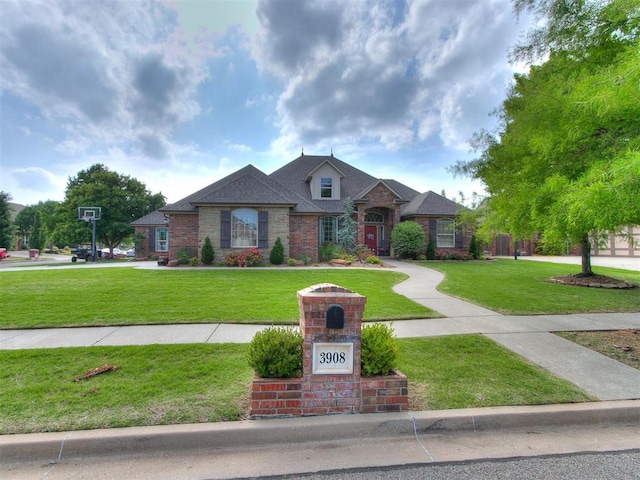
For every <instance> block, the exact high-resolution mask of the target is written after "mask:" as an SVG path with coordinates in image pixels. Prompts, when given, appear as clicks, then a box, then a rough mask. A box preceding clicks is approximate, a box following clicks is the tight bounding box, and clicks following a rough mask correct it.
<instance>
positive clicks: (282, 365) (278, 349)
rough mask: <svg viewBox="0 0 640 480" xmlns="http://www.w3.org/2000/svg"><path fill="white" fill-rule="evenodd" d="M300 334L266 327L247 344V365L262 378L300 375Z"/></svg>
mask: <svg viewBox="0 0 640 480" xmlns="http://www.w3.org/2000/svg"><path fill="white" fill-rule="evenodd" d="M302 342H303V339H302V334H301V333H300V330H298V329H297V328H292V327H268V328H266V329H264V330H262V331H261V332H258V333H256V334H255V336H254V337H253V340H251V342H250V343H249V349H248V351H247V359H248V360H249V365H251V367H252V368H253V369H254V370H255V371H256V374H257V375H258V376H259V377H262V378H291V377H299V376H301V375H302Z"/></svg>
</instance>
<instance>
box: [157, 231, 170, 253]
mask: <svg viewBox="0 0 640 480" xmlns="http://www.w3.org/2000/svg"><path fill="white" fill-rule="evenodd" d="M155 251H156V252H168V251H169V228H168V227H158V228H156V250H155Z"/></svg>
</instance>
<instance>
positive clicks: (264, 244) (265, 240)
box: [258, 210, 269, 248]
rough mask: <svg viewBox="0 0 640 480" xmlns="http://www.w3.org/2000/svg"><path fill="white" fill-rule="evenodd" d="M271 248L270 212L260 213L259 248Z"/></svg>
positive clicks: (262, 211) (263, 211)
mask: <svg viewBox="0 0 640 480" xmlns="http://www.w3.org/2000/svg"><path fill="white" fill-rule="evenodd" d="M268 247H269V212H268V211H266V210H261V211H259V212H258V248H268Z"/></svg>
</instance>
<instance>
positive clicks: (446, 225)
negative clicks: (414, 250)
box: [436, 218, 456, 248]
mask: <svg viewBox="0 0 640 480" xmlns="http://www.w3.org/2000/svg"><path fill="white" fill-rule="evenodd" d="M436 234H437V239H436V245H437V247H438V248H442V247H455V234H456V226H455V223H454V221H453V220H452V219H450V218H439V219H438V220H437V221H436Z"/></svg>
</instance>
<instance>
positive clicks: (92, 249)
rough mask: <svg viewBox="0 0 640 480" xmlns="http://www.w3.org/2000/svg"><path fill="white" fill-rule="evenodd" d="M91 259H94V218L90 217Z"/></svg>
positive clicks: (93, 260)
mask: <svg viewBox="0 0 640 480" xmlns="http://www.w3.org/2000/svg"><path fill="white" fill-rule="evenodd" d="M89 221H90V222H91V261H92V262H95V261H96V254H97V252H96V219H95V218H93V217H91V219H90V220H89Z"/></svg>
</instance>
